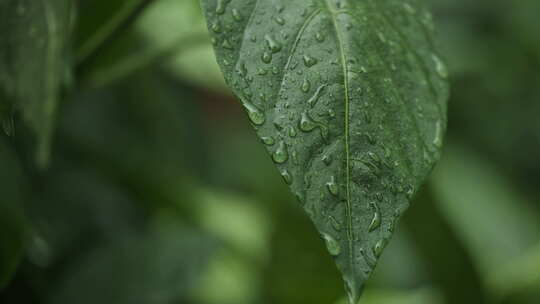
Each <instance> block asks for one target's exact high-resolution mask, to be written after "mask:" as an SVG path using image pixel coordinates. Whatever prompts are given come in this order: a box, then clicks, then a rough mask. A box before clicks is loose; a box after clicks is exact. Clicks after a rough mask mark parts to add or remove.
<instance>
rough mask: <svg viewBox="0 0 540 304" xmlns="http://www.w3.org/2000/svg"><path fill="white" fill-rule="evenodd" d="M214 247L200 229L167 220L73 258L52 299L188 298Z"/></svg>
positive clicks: (134, 301)
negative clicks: (194, 229)
mask: <svg viewBox="0 0 540 304" xmlns="http://www.w3.org/2000/svg"><path fill="white" fill-rule="evenodd" d="M212 248H213V245H212V242H211V241H210V240H209V239H207V238H205V237H203V236H201V235H200V234H198V233H194V232H191V231H190V230H186V229H185V228H183V227H182V226H179V225H176V224H171V223H166V224H163V223H162V224H160V225H158V227H156V228H155V229H152V230H151V231H150V232H148V233H143V234H140V235H132V236H128V237H127V238H125V239H123V240H120V241H117V242H114V243H109V244H106V245H104V246H103V247H102V248H97V249H96V250H93V251H91V252H90V253H88V254H87V255H86V256H85V257H84V258H82V259H81V260H80V261H75V262H72V263H71V265H70V267H68V270H67V271H66V273H65V275H64V277H63V279H62V280H61V283H60V284H58V286H56V288H54V287H53V288H52V290H53V291H52V295H51V297H50V300H49V301H48V302H47V303H50V304H56V303H58V304H61V303H62V304H63V303H80V304H86V303H92V304H94V303H115V304H148V303H185V302H186V301H188V300H189V299H190V298H191V293H192V292H193V288H194V286H195V284H196V282H197V280H198V278H199V276H200V274H201V273H202V271H203V270H204V268H205V265H206V263H207V261H208V258H209V256H210V253H211V250H212Z"/></svg>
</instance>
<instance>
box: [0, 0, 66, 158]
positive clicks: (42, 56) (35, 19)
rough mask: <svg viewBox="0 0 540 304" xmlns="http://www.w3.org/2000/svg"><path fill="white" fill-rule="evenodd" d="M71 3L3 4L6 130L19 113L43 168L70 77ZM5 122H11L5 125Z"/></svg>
mask: <svg viewBox="0 0 540 304" xmlns="http://www.w3.org/2000/svg"><path fill="white" fill-rule="evenodd" d="M73 5H74V2H73V1H71V0H0V32H1V33H2V35H0V104H1V106H0V108H1V109H2V111H3V113H1V115H2V117H1V119H2V121H3V125H4V131H5V132H6V133H8V134H11V133H12V132H13V130H12V125H11V122H9V121H10V119H12V118H11V115H13V114H12V112H13V111H15V110H20V111H21V112H22V116H23V118H24V121H25V123H26V124H27V125H28V126H29V127H30V129H31V130H32V131H33V132H34V133H35V135H36V137H37V146H38V147H37V149H38V150H37V156H36V157H37V161H38V163H39V164H40V165H41V166H43V165H45V163H46V161H47V159H48V154H49V149H50V141H51V133H52V131H53V125H54V119H55V112H56V106H57V103H58V99H59V98H60V93H61V92H60V89H61V85H62V83H63V81H64V79H65V77H66V73H67V72H68V61H69V60H68V58H69V57H68V45H69V39H70V32H71V28H72V23H73V17H74V16H73V9H74V7H73ZM6 120H7V121H8V122H6Z"/></svg>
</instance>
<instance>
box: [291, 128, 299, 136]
mask: <svg viewBox="0 0 540 304" xmlns="http://www.w3.org/2000/svg"><path fill="white" fill-rule="evenodd" d="M296 135H297V132H296V128H295V127H290V128H289V136H290V137H296Z"/></svg>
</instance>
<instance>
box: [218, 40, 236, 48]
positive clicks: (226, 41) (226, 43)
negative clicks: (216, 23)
mask: <svg viewBox="0 0 540 304" xmlns="http://www.w3.org/2000/svg"><path fill="white" fill-rule="evenodd" d="M221 46H222V47H223V48H224V49H227V50H234V47H233V46H232V44H231V42H230V41H229V39H225V40H223V43H222V44H221Z"/></svg>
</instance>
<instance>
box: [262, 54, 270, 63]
mask: <svg viewBox="0 0 540 304" xmlns="http://www.w3.org/2000/svg"><path fill="white" fill-rule="evenodd" d="M261 59H262V61H263V62H264V63H270V62H272V54H271V53H269V52H264V53H263V54H262V56H261Z"/></svg>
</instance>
